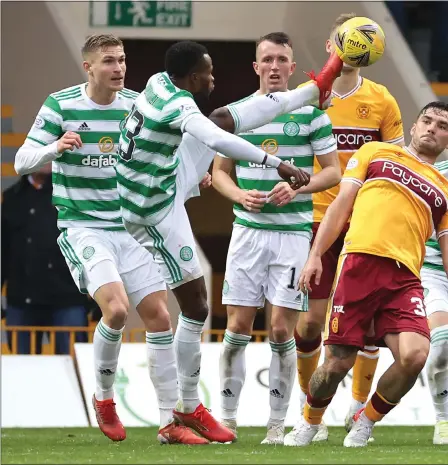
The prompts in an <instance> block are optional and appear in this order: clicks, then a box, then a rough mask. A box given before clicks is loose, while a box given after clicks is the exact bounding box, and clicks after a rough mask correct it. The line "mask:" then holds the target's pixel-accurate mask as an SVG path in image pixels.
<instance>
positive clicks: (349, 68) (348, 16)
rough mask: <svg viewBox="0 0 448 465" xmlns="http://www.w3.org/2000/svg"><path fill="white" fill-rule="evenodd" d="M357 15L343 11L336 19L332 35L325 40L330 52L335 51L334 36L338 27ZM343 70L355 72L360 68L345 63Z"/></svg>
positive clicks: (332, 27)
mask: <svg viewBox="0 0 448 465" xmlns="http://www.w3.org/2000/svg"><path fill="white" fill-rule="evenodd" d="M356 16H357V15H356V13H342V14H340V15H339V16H338V17H337V18H336V19H335V21H334V23H333V25H332V26H331V30H330V37H329V38H328V39H327V41H326V42H325V49H326V50H327V52H328V53H332V52H334V36H335V34H336V31H337V30H338V28H339V27H340V26H342V25H343V24H344V23H345V22H346V21H348V20H349V19H352V18H356ZM342 70H343V72H344V71H345V72H353V71H354V70H359V68H354V67H353V66H350V65H347V64H346V63H344V65H343V67H342Z"/></svg>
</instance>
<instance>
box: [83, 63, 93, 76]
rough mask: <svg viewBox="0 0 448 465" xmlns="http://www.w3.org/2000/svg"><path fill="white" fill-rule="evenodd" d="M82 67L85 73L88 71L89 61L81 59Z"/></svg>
mask: <svg viewBox="0 0 448 465" xmlns="http://www.w3.org/2000/svg"><path fill="white" fill-rule="evenodd" d="M82 67H83V68H84V71H85V72H86V73H89V71H90V68H91V65H90V63H89V62H88V61H83V62H82Z"/></svg>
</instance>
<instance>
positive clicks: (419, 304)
mask: <svg viewBox="0 0 448 465" xmlns="http://www.w3.org/2000/svg"><path fill="white" fill-rule="evenodd" d="M411 302H412V303H413V304H415V307H416V308H415V309H414V313H415V314H416V315H417V316H424V317H426V310H425V306H424V305H423V301H422V299H420V297H411Z"/></svg>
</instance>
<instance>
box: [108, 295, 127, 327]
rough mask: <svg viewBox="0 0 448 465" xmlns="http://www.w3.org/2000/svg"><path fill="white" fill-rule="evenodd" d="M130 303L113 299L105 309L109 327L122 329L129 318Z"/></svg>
mask: <svg viewBox="0 0 448 465" xmlns="http://www.w3.org/2000/svg"><path fill="white" fill-rule="evenodd" d="M128 308H129V303H128V302H127V301H125V300H124V299H120V298H112V299H110V300H109V301H108V302H107V304H106V308H105V309H103V313H104V315H105V316H106V317H107V320H108V322H109V325H110V326H111V327H112V328H117V329H119V328H122V327H123V326H124V325H125V323H126V319H127V317H128Z"/></svg>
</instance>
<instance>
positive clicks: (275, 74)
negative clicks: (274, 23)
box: [253, 32, 296, 93]
mask: <svg viewBox="0 0 448 465" xmlns="http://www.w3.org/2000/svg"><path fill="white" fill-rule="evenodd" d="M253 65H254V70H255V72H256V73H257V74H258V76H260V89H261V90H262V92H266V93H267V92H276V91H285V90H287V89H288V80H289V77H290V76H291V74H292V73H293V72H294V70H295V69H296V63H295V62H294V57H293V51H292V42H291V39H290V37H289V36H288V34H285V33H284V32H271V33H270V34H266V35H265V36H262V37H260V39H259V40H258V41H257V48H256V61H254V63H253Z"/></svg>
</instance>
